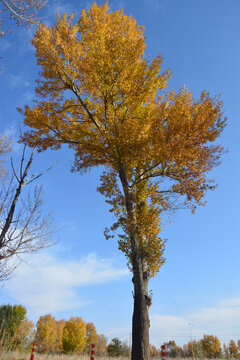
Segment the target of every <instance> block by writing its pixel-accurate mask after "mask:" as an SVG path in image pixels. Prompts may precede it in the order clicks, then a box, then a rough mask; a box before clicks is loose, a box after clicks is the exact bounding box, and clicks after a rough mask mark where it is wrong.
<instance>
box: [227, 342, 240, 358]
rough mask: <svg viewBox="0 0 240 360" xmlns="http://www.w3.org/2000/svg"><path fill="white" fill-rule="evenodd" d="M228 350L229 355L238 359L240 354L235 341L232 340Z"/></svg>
mask: <svg viewBox="0 0 240 360" xmlns="http://www.w3.org/2000/svg"><path fill="white" fill-rule="evenodd" d="M228 350H229V354H230V355H231V356H233V357H234V358H237V357H238V355H239V353H238V350H239V349H238V346H237V345H236V343H235V341H234V340H230V342H229V345H228Z"/></svg>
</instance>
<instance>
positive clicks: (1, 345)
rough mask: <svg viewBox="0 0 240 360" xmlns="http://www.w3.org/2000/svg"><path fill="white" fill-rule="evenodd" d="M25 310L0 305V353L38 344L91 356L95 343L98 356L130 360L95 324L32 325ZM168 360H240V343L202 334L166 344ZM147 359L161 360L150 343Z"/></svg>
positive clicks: (74, 320) (48, 320)
mask: <svg viewBox="0 0 240 360" xmlns="http://www.w3.org/2000/svg"><path fill="white" fill-rule="evenodd" d="M26 313H27V311H26V309H25V307H23V306H21V305H14V306H12V305H2V306H0V354H1V351H6V350H7V351H11V350H15V351H30V350H31V348H32V343H33V341H36V342H37V352H38V353H42V354H62V353H65V354H90V350H91V345H92V344H93V343H94V344H95V354H96V355H97V356H103V355H105V356H106V355H108V356H109V357H119V356H125V357H129V356H130V353H131V348H130V346H129V344H128V343H127V342H126V341H121V340H120V339H119V338H117V337H115V338H114V339H112V340H111V341H110V342H109V343H107V337H106V336H105V335H103V334H98V333H97V331H96V328H95V325H94V324H93V323H91V322H85V321H84V320H82V318H81V317H71V318H70V319H69V320H65V319H62V320H56V319H55V318H54V317H53V316H52V315H51V314H47V315H43V316H40V317H39V320H38V322H37V324H36V327H34V324H33V323H32V322H31V321H29V320H28V319H27V317H26ZM165 346H166V353H167V357H168V358H195V359H196V358H198V359H201V358H202V359H204V358H207V359H216V358H227V359H233V358H234V359H240V340H238V341H237V342H235V341H234V340H230V341H229V343H228V345H226V344H223V347H221V343H220V341H219V339H218V338H217V336H213V335H204V336H203V338H202V339H201V340H199V341H196V340H193V341H189V342H188V344H185V345H183V346H182V347H181V346H178V345H177V344H176V342H175V341H174V340H171V341H169V342H166V343H165ZM150 356H151V357H159V358H160V357H161V349H160V347H159V348H158V349H157V348H156V347H155V346H154V345H151V344H150Z"/></svg>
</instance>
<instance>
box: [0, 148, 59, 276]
mask: <svg viewBox="0 0 240 360" xmlns="http://www.w3.org/2000/svg"><path fill="white" fill-rule="evenodd" d="M25 150H26V146H24V150H23V153H22V157H21V161H20V168H19V171H18V173H17V171H16V170H15V168H14V166H13V162H12V159H11V166H12V176H11V178H10V180H9V181H8V182H7V183H6V182H4V181H2V187H1V192H0V281H3V280H7V279H8V278H9V276H10V275H11V274H12V272H13V271H14V270H15V268H16V267H17V265H18V264H19V263H20V261H21V255H23V254H26V253H35V252H37V251H39V250H40V249H43V248H46V247H48V246H50V245H52V244H53V241H52V234H53V232H54V226H53V222H52V218H51V216H49V215H47V216H45V217H43V216H42V212H41V209H42V204H43V200H42V199H43V198H42V189H41V187H39V186H38V185H36V186H35V188H34V190H33V192H32V194H30V193H28V194H27V195H26V196H25V197H24V198H23V196H22V191H23V188H24V187H26V186H27V185H29V184H31V183H32V182H33V181H35V180H36V179H38V178H39V177H40V176H42V175H43V174H44V173H45V172H46V171H48V170H50V168H49V169H47V170H46V171H44V172H42V173H40V174H32V175H29V169H30V166H31V164H32V161H33V154H34V150H33V151H32V152H31V155H30V157H29V159H28V161H27V162H25Z"/></svg>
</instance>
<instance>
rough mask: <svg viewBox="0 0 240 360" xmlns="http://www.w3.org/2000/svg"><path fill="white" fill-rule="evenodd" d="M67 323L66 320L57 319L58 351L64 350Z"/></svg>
mask: <svg viewBox="0 0 240 360" xmlns="http://www.w3.org/2000/svg"><path fill="white" fill-rule="evenodd" d="M65 324H66V320H63V319H62V320H58V321H56V326H57V338H56V343H55V351H56V352H57V353H62V352H63V329H64V326H65Z"/></svg>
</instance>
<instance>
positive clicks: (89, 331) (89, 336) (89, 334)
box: [84, 323, 98, 354]
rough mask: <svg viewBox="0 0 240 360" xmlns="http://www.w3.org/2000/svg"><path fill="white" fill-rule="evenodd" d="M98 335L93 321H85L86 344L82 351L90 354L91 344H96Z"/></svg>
mask: <svg viewBox="0 0 240 360" xmlns="http://www.w3.org/2000/svg"><path fill="white" fill-rule="evenodd" d="M97 340H98V335H97V331H96V328H95V326H94V324H93V323H87V324H86V344H85V348H84V352H86V353H87V354H90V351H91V345H92V344H95V345H97Z"/></svg>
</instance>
